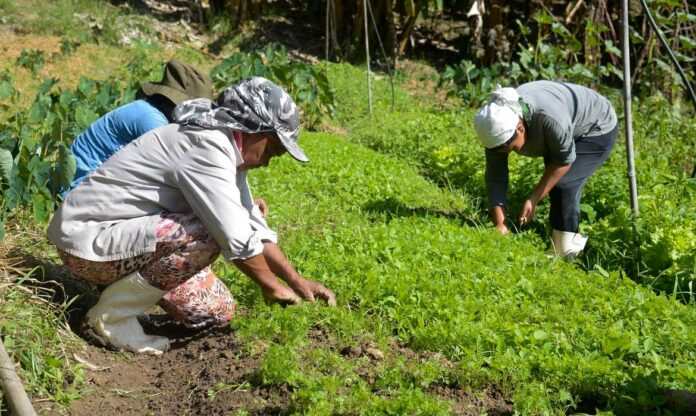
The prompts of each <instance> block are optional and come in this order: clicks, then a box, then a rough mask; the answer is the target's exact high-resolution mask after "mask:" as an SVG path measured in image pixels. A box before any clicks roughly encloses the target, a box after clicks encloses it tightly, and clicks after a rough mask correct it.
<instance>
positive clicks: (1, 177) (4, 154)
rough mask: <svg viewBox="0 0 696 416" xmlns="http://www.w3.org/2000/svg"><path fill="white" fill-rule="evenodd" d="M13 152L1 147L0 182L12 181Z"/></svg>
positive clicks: (7, 182)
mask: <svg viewBox="0 0 696 416" xmlns="http://www.w3.org/2000/svg"><path fill="white" fill-rule="evenodd" d="M12 165H13V161H12V153H10V151H9V150H7V149H3V148H0V182H1V183H3V184H9V183H10V174H11V173H12Z"/></svg>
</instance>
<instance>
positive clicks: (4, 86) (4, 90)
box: [0, 79, 16, 100]
mask: <svg viewBox="0 0 696 416" xmlns="http://www.w3.org/2000/svg"><path fill="white" fill-rule="evenodd" d="M15 92H16V90H15V89H14V87H13V86H12V84H11V83H10V81H9V80H5V79H3V80H0V100H5V99H8V98H11V97H12V96H14V94H15Z"/></svg>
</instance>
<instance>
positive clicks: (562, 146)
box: [486, 81, 617, 207]
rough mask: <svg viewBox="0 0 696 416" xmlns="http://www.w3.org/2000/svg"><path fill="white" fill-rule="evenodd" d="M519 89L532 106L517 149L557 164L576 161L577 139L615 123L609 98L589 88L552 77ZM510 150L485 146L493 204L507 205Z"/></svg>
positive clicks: (607, 128) (487, 183)
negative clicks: (519, 146) (522, 139)
mask: <svg viewBox="0 0 696 416" xmlns="http://www.w3.org/2000/svg"><path fill="white" fill-rule="evenodd" d="M517 92H518V93H519V94H520V96H521V97H522V99H523V100H524V101H525V102H526V103H527V105H528V106H529V111H530V113H531V114H530V115H531V120H530V123H529V125H527V126H526V127H527V140H526V141H525V144H524V146H523V147H522V149H520V150H519V152H518V153H520V154H521V155H524V156H529V157H544V158H546V159H548V160H549V161H550V162H552V163H556V164H558V165H569V164H571V163H573V162H574V161H575V156H576V155H575V142H576V141H577V140H578V139H580V138H582V137H593V136H600V135H603V134H606V133H609V132H610V131H611V130H612V129H613V128H614V126H616V122H617V121H616V112H615V111H614V108H613V107H612V105H611V103H610V102H609V100H607V99H606V98H604V97H603V96H602V95H600V94H599V93H597V92H596V91H594V90H591V89H589V88H586V87H583V86H580V85H575V84H569V83H560V82H553V81H534V82H528V83H526V84H522V85H520V86H519V87H518V88H517ZM507 186H508V154H506V153H502V152H492V151H490V150H486V189H487V192H488V202H489V204H490V206H491V207H494V206H497V205H502V206H505V205H507Z"/></svg>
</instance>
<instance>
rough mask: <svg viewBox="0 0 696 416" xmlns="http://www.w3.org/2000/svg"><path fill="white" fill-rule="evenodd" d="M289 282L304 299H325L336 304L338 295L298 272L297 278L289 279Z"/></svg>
mask: <svg viewBox="0 0 696 416" xmlns="http://www.w3.org/2000/svg"><path fill="white" fill-rule="evenodd" d="M288 284H289V285H290V287H292V289H293V290H294V291H295V293H297V294H298V295H300V297H301V298H302V299H304V300H308V301H310V302H313V301H315V300H316V299H323V300H325V301H326V303H328V304H329V305H330V306H336V295H334V294H333V292H332V291H330V290H329V289H327V288H326V287H325V286H324V285H322V284H321V283H319V282H315V281H314V280H310V279H307V278H305V277H302V276H300V275H299V274H298V275H297V276H296V277H295V278H293V279H291V280H290V281H288Z"/></svg>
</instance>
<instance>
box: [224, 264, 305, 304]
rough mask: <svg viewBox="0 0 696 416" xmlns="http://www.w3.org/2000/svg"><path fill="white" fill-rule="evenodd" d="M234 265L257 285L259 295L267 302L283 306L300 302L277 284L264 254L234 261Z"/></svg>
mask: <svg viewBox="0 0 696 416" xmlns="http://www.w3.org/2000/svg"><path fill="white" fill-rule="evenodd" d="M234 265H235V266H237V268H239V270H241V271H242V273H244V274H245V275H247V276H248V277H249V278H250V279H251V280H253V281H254V283H256V284H257V285H259V288H261V294H262V295H263V297H264V299H266V300H267V301H275V302H280V303H283V304H297V303H300V302H301V299H300V297H299V296H297V294H296V293H295V292H294V291H293V290H291V289H290V288H288V287H285V286H283V285H282V284H280V283H279V282H278V280H277V279H276V277H275V276H274V275H273V273H272V272H271V269H270V268H269V267H268V263H266V258H265V255H264V254H258V255H256V256H254V257H250V258H248V259H244V260H234Z"/></svg>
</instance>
